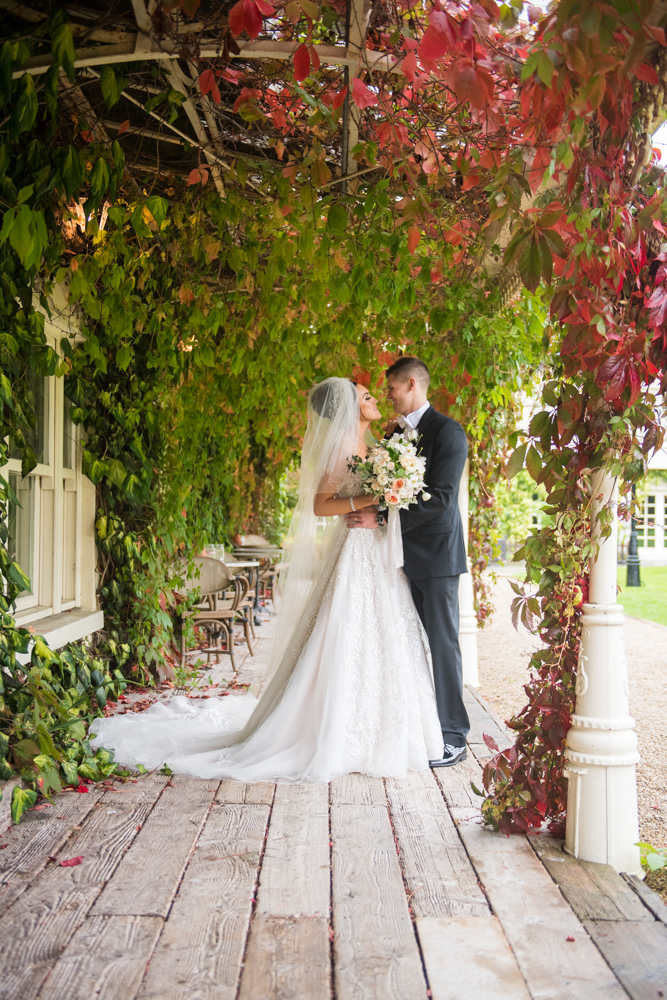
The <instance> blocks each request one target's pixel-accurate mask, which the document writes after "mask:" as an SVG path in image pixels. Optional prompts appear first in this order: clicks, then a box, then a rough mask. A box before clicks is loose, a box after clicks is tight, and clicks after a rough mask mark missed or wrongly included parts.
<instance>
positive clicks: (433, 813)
mask: <svg viewBox="0 0 667 1000" xmlns="http://www.w3.org/2000/svg"><path fill="white" fill-rule="evenodd" d="M270 631H271V625H270V623H267V624H266V625H265V626H263V637H262V638H261V639H260V640H259V641H258V643H257V648H256V653H257V655H256V656H255V657H254V658H250V657H247V658H246V659H245V660H244V661H243V663H242V664H241V676H240V681H241V682H246V683H250V684H251V685H252V687H253V688H254V689H258V688H259V687H261V681H262V677H263V673H264V670H265V668H266V664H267V659H268V648H269V645H270V635H269V633H270ZM207 673H208V672H207ZM223 674H224V675H229V669H228V664H225V665H223V666H222V667H220V668H217V669H215V670H214V671H212V675H213V676H212V681H213V683H221V679H222V676H223ZM215 690H216V689H215V688H213V689H211V690H210V691H209V692H207V693H213V692H215ZM466 699H467V702H468V705H469V709H470V714H471V720H472V731H471V734H470V751H471V752H470V753H469V757H468V760H467V762H465V764H461V765H459V766H457V767H455V768H449V769H445V770H436V771H433V772H431V771H426V772H421V773H412V774H411V775H410V777H409V778H407V779H406V780H404V781H395V780H386V781H383V780H380V779H376V778H367V777H363V776H361V775H358V774H355V775H349V776H347V777H344V778H340V779H337V780H335V781H333V782H331V784H330V785H328V786H327V785H284V784H279V785H277V786H276V785H273V784H268V783H267V784H256V785H244V784H240V783H236V782H230V781H222V782H219V781H199V780H195V779H190V778H185V777H181V776H173V777H172V778H171V779H169V778H167V777H166V776H164V775H161V774H159V773H152V774H149V775H145V776H142V777H139V778H137V779H131V780H127V781H121V780H116V781H110V782H108V783H106V784H105V786H97V787H94V788H91V791H90V792H89V793H88V794H87V795H80V794H76V793H74V792H70V793H67V794H63V795H62V796H60V797H59V798H58V799H57V800H56V802H55V803H54V805H53V806H51V807H47V808H43V809H39V810H37V811H32V812H30V813H28V814H27V815H26V817H25V818H24V820H23V821H22V822H21V824H20V826H18V827H15V828H13V829H12V830H11V831H9V832H8V833H6V834H4V835H1V836H0V842H1V843H3V844H6V845H7V846H6V847H5V848H4V849H3V850H2V851H0V997H2V998H7V1000H10V998H11V1000H33V998H40V1000H91V998H101V1000H134V998H138V1000H148V998H151V1000H237V998H238V1000H331V998H335V1000H399V998H400V1000H426V998H427V997H431V998H432V1000H504V998H508V1000H528V998H531V997H532V998H533V1000H538V998H539V1000H617V998H618V1000H621V998H625V997H627V996H628V995H629V996H631V997H633V998H637V1000H639V998H641V1000H645V998H649V997H651V998H657V997H659V996H662V995H665V996H667V909H666V908H665V907H664V906H663V905H662V904H661V903H660V902H659V900H658V898H657V897H656V896H654V894H652V893H650V891H649V890H646V889H645V888H644V887H643V886H642V885H641V883H638V882H637V881H636V880H633V879H625V878H623V877H621V876H619V875H617V874H616V873H615V872H613V871H612V870H611V869H609V868H607V867H606V866H601V865H584V864H580V863H578V862H576V861H574V860H573V859H571V858H568V857H567V856H566V855H565V854H564V853H563V852H562V850H561V849H560V844H559V843H558V842H555V841H552V840H551V839H549V838H548V837H543V836H540V837H534V838H530V839H526V838H522V837H512V838H510V839H508V838H506V837H504V836H501V835H498V834H493V833H490V832H488V831H487V830H485V829H483V827H482V826H481V823H480V815H479V810H478V802H479V800H478V798H477V797H476V796H475V795H474V793H473V792H472V790H471V787H470V782H471V780H472V781H474V782H475V783H476V784H477V785H478V786H479V785H480V782H481V775H480V763H481V761H482V760H483V759H484V757H485V755H486V753H487V750H486V746H485V744H484V742H483V739H482V734H483V733H489V734H490V735H493V736H494V737H495V738H496V739H497V740H498V741H499V742H502V743H503V745H506V741H507V737H506V734H505V733H504V731H503V729H502V727H501V725H499V724H498V721H497V719H496V718H494V717H493V715H492V714H489V712H488V711H487V709H486V708H485V706H484V705H483V704H482V703H481V702H480V701H479V700H478V699H477V697H476V696H475V694H474V693H473V692H471V691H468V692H467V693H466ZM76 857H81V858H82V861H81V863H80V864H78V865H75V866H72V867H67V866H66V867H63V866H62V865H61V862H62V861H63V860H68V859H71V858H76ZM559 886H560V888H559ZM660 991H662V992H660Z"/></svg>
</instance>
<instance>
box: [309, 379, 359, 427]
mask: <svg viewBox="0 0 667 1000" xmlns="http://www.w3.org/2000/svg"><path fill="white" fill-rule="evenodd" d="M345 393H350V398H353V399H354V402H355V403H356V405H357V406H359V398H358V396H357V390H356V388H355V383H354V382H349V381H348V380H347V379H344V378H336V379H334V378H328V379H325V381H324V382H320V383H319V385H314V386H313V388H312V389H311V390H310V393H309V395H308V403H309V404H310V406H311V407H312V408H313V410H315V413H317V414H319V416H320V417H326V418H327V419H328V420H331V418H332V417H333V416H334V414H335V413H337V412H338V410H339V409H340V406H341V403H342V402H343V401H344V396H345Z"/></svg>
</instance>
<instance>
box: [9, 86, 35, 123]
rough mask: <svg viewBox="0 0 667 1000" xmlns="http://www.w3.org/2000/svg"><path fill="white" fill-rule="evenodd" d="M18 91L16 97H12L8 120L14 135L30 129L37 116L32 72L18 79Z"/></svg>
mask: <svg viewBox="0 0 667 1000" xmlns="http://www.w3.org/2000/svg"><path fill="white" fill-rule="evenodd" d="M18 91H19V92H18V97H15V98H14V103H13V107H12V116H11V121H10V128H11V130H12V132H13V133H14V135H15V136H19V135H21V133H22V132H27V131H28V130H29V129H31V128H32V127H33V125H34V124H35V118H36V117H37V91H36V89H35V80H34V78H33V76H32V74H30V73H24V74H23V76H22V77H21V78H20V79H19V86H18Z"/></svg>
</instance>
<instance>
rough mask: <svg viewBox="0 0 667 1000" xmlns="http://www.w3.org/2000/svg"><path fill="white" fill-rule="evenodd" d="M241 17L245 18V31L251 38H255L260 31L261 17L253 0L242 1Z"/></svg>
mask: <svg viewBox="0 0 667 1000" xmlns="http://www.w3.org/2000/svg"><path fill="white" fill-rule="evenodd" d="M243 15H244V18H245V30H246V31H247V32H248V34H249V35H250V37H251V38H257V36H258V35H259V33H260V31H261V30H262V15H261V14H260V12H259V10H258V9H257V4H256V3H255V0H243Z"/></svg>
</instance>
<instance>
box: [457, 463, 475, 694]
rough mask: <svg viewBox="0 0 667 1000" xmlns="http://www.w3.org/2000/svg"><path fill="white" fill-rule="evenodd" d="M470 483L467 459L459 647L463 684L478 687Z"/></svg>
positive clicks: (463, 484)
mask: <svg viewBox="0 0 667 1000" xmlns="http://www.w3.org/2000/svg"><path fill="white" fill-rule="evenodd" d="M469 483H470V461H469V460H468V459H467V460H466V464H465V469H464V470H463V475H462V476H461V482H460V484H459V511H460V512H461V520H462V522H463V537H464V539H465V546H466V562H467V564H468V572H467V573H463V574H461V576H460V577H459V645H460V646H461V660H462V662H463V683H464V684H471V685H472V687H479V676H478V673H477V616H476V615H475V604H474V599H473V590H472V576H471V574H470V558H469V556H468V522H469V517H468V491H469Z"/></svg>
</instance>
